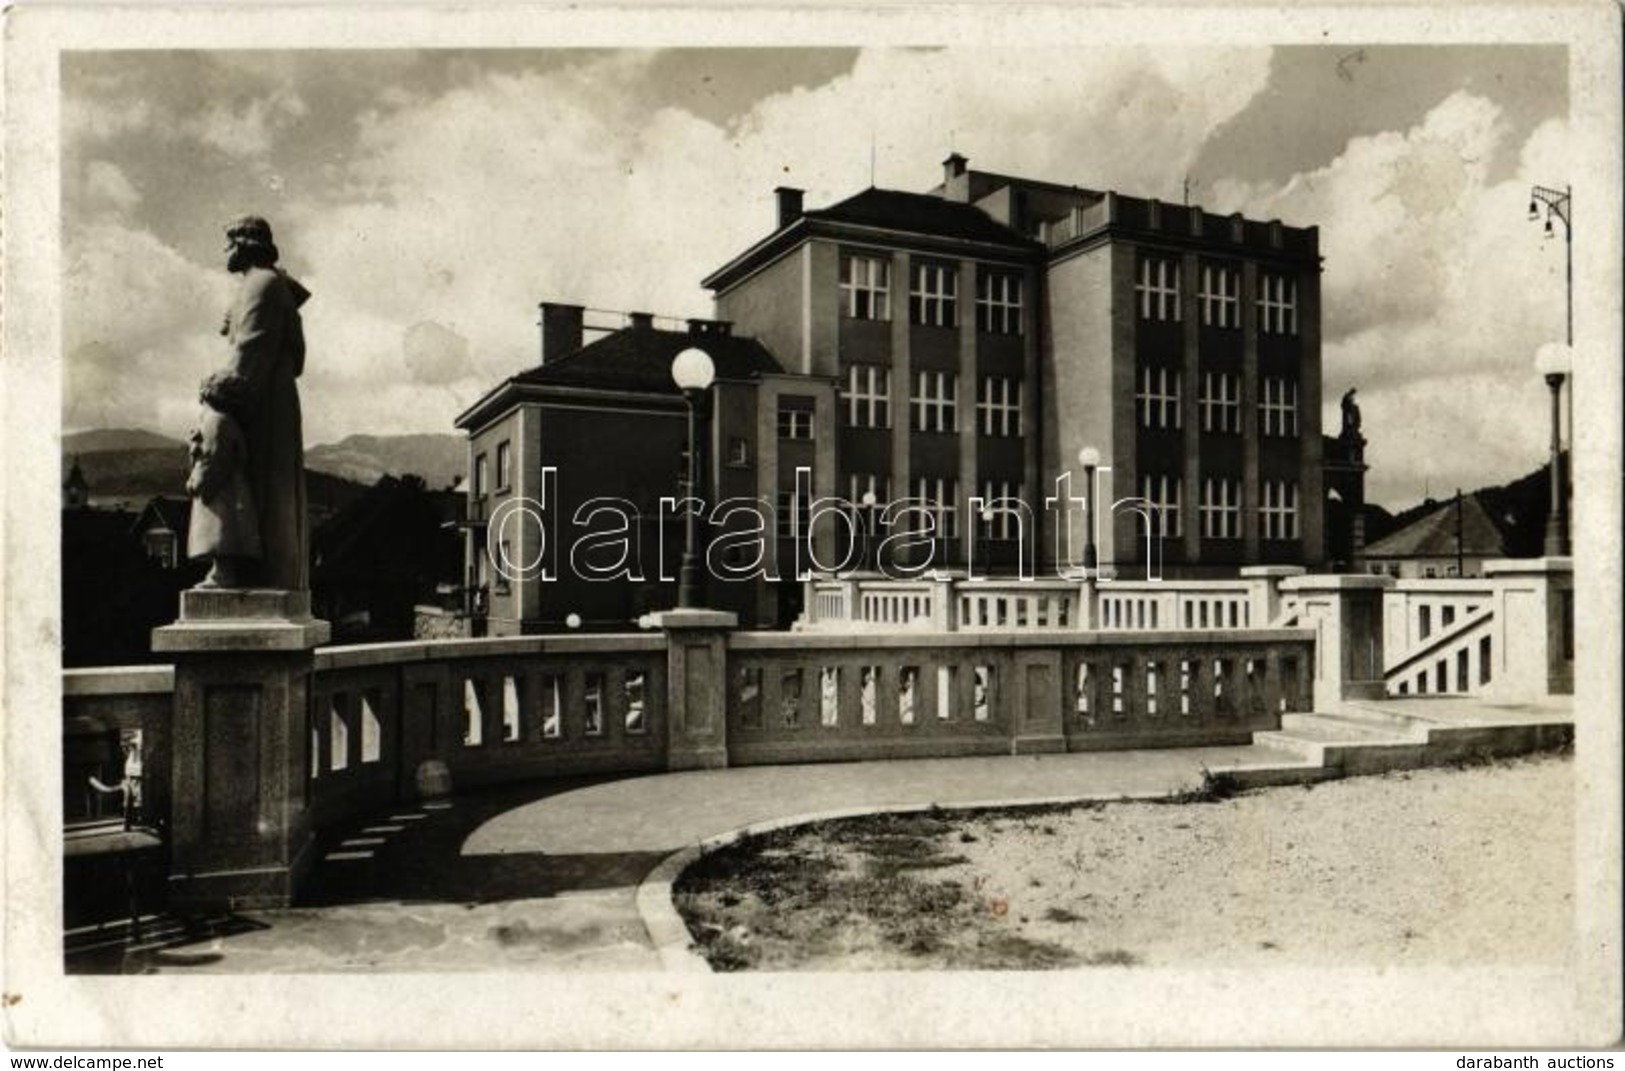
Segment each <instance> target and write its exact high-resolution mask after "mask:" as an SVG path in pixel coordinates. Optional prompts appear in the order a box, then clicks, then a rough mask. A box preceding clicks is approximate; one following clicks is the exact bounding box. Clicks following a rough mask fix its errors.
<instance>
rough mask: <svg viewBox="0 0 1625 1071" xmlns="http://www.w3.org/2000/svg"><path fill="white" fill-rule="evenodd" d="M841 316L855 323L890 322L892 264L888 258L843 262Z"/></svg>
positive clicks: (845, 259) (856, 258) (854, 258)
mask: <svg viewBox="0 0 1625 1071" xmlns="http://www.w3.org/2000/svg"><path fill="white" fill-rule="evenodd" d="M841 312H842V314H843V315H845V316H846V317H847V318H848V319H852V320H889V319H891V261H890V260H889V259H887V258H886V257H879V256H858V255H856V254H853V255H849V256H844V257H842V258H841Z"/></svg>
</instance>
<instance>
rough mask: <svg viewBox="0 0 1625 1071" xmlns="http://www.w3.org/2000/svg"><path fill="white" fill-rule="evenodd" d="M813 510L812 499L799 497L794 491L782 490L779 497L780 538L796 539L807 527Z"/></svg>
mask: <svg viewBox="0 0 1625 1071" xmlns="http://www.w3.org/2000/svg"><path fill="white" fill-rule="evenodd" d="M811 512H812V501H811V500H810V499H808V498H807V497H805V496H801V497H797V495H796V493H795V492H794V491H780V492H779V499H778V518H777V525H778V532H779V538H780V539H795V538H796V537H797V535H798V534H800V533H801V532H804V531H805V530H806V528H807V516H808V514H809V513H811Z"/></svg>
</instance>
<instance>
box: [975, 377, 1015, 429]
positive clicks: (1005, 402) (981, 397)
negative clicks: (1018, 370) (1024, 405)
mask: <svg viewBox="0 0 1625 1071" xmlns="http://www.w3.org/2000/svg"><path fill="white" fill-rule="evenodd" d="M976 418H977V420H976V422H977V425H978V427H979V429H980V431H981V433H982V434H983V435H997V436H1011V435H1020V434H1021V380H1019V379H1013V378H1011V377H1010V376H983V377H982V379H981V382H980V383H979V384H978V385H977V389H976Z"/></svg>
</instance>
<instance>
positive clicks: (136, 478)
mask: <svg viewBox="0 0 1625 1071" xmlns="http://www.w3.org/2000/svg"><path fill="white" fill-rule="evenodd" d="M84 434H87V435H89V434H97V433H94V432H86V433H84ZM115 434H120V433H115ZM138 434H145V433H138ZM153 438H156V439H159V440H160V441H163V437H162V436H153ZM64 441H66V440H64ZM73 458H77V459H78V461H79V471H80V472H82V473H84V477H85V483H86V484H87V485H89V487H90V497H91V501H92V502H95V503H98V504H102V505H106V504H108V503H113V502H127V503H129V505H130V506H131V507H133V508H136V509H139V508H140V507H141V505H142V504H143V503H144V502H146V500H147V499H149V498H151V497H152V496H153V495H179V494H184V493H185V491H186V469H187V461H186V447H185V446H184V445H182V444H181V443H178V442H173V443H171V444H170V445H169V446H162V447H137V448H132V449H123V450H120V449H113V450H93V451H88V452H83V453H65V454H64V455H63V458H62V470H63V475H64V477H66V474H67V470H68V467H69V466H70V465H71V464H72V460H71V459H73ZM305 476H306V484H305V493H306V496H307V497H308V499H309V503H310V512H311V516H312V517H313V518H316V519H320V518H323V517H326V516H328V515H329V514H331V513H333V512H334V511H336V510H338V509H340V508H342V507H343V506H344V505H345V504H346V503H348V502H352V501H354V500H355V499H356V498H358V497H360V496H361V494H362V493H363V492H365V491H366V489H367V487H368V486H370V485H371V484H372V483H375V482H376V481H375V480H369V481H367V482H366V483H362V482H361V481H359V480H350V479H345V478H344V477H342V476H335V475H332V474H330V473H326V472H315V471H312V470H311V467H310V466H309V465H306V466H305Z"/></svg>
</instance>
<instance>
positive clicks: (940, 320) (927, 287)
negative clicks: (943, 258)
mask: <svg viewBox="0 0 1625 1071" xmlns="http://www.w3.org/2000/svg"><path fill="white" fill-rule="evenodd" d="M912 275H913V278H912V279H910V280H909V288H908V319H909V323H914V324H924V325H926V326H929V327H957V326H958V325H959V312H958V305H959V300H958V299H959V270H958V269H957V268H955V267H954V266H953V265H951V264H931V263H927V262H925V261H915V262H914V266H913V271H912Z"/></svg>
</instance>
